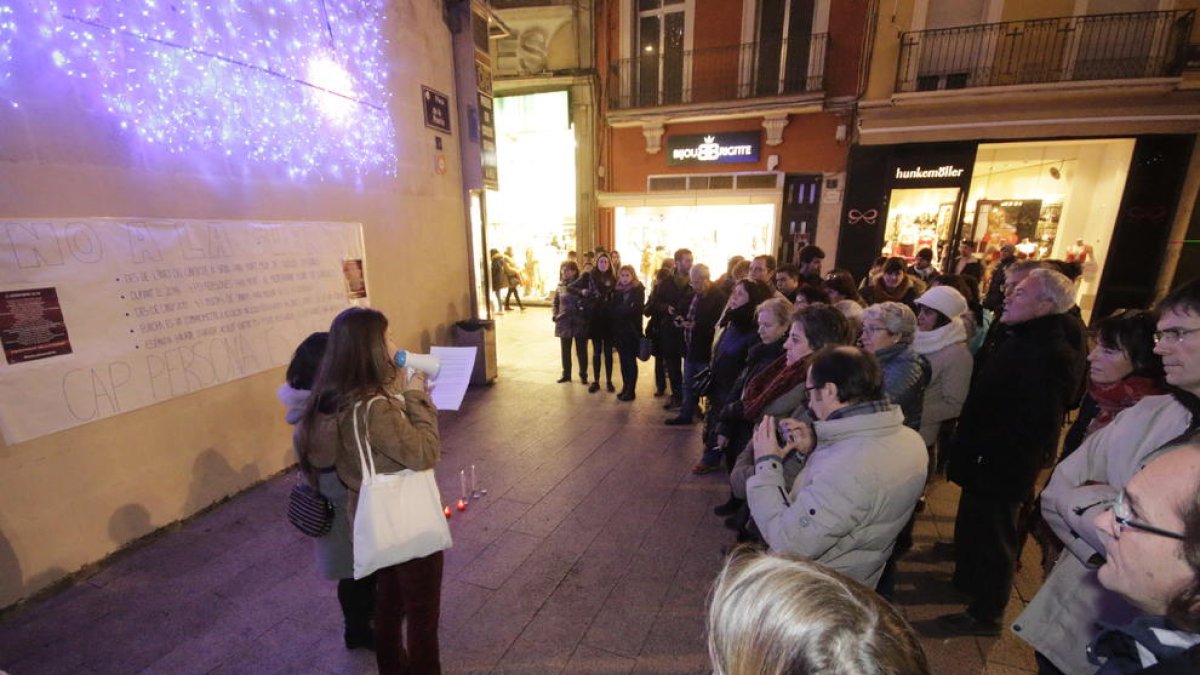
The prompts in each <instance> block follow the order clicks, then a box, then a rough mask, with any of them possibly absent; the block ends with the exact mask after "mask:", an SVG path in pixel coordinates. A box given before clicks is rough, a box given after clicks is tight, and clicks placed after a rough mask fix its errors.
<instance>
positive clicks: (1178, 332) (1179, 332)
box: [1154, 328, 1200, 345]
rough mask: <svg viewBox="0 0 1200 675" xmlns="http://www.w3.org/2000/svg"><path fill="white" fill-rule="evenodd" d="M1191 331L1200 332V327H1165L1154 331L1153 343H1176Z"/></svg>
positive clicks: (1181, 340)
mask: <svg viewBox="0 0 1200 675" xmlns="http://www.w3.org/2000/svg"><path fill="white" fill-rule="evenodd" d="M1192 333H1200V328H1165V329H1163V330H1160V331H1155V332H1154V344H1156V345H1157V344H1162V343H1164V342H1166V343H1167V344H1178V343H1180V342H1183V338H1185V337H1187V336H1189V335H1191V334H1192Z"/></svg>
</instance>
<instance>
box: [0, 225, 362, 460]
mask: <svg viewBox="0 0 1200 675" xmlns="http://www.w3.org/2000/svg"><path fill="white" fill-rule="evenodd" d="M363 258H364V255H363V243H362V226H361V225H360V224H358V223H337V222H251V221H209V220H203V221H201V220H163V219H115V218H73V219H61V220H50V219H44V220H43V219H26V220H0V344H2V346H3V358H2V359H0V401H3V405H0V432H3V434H4V439H5V441H6V442H7V443H9V444H13V443H20V442H22V441H27V440H29V439H32V438H36V437H38V436H42V435H45V434H49V433H53V432H55V431H61V430H63V429H68V428H71V427H75V426H78V425H81V424H86V423H88V422H93V421H96V420H98V419H102V418H105V417H110V416H112V415H117V414H120V413H123V412H128V411H130V410H135V409H138V408H142V407H145V406H148V405H153V404H155V403H160V402H162V401H166V400H169V399H172V398H176V397H179V396H185V395H188V394H191V393H193V392H196V391H199V390H201V389H205V388H207V387H213V386H217V385H220V384H223V383H226V382H230V381H232V380H236V379H238V378H242V377H246V376H249V375H253V374H255V373H259V372H262V371H264V370H268V369H271V368H275V367H278V366H281V365H286V364H287V363H288V361H289V360H290V358H291V355H292V352H293V350H295V348H296V345H297V344H299V342H300V341H301V340H303V339H304V338H305V337H306V336H307V335H308V334H309V333H311V332H313V331H318V330H327V329H328V328H329V322H330V321H331V320H332V319H333V317H334V316H336V315H337V313H338V312H340V311H341V310H342V309H345V308H346V307H348V306H350V305H351V304H352V300H351V297H352V296H353V297H363V296H365V293H366V291H365V288H366V286H365V282H362V283H360V284H359V286H358V287H356V288H355V289H353V292H350V289H348V286H347V284H348V283H349V282H348V281H347V276H346V273H345V269H346V267H345V266H346V261H361V260H362V259H363ZM357 267H358V269H360V270H361V262H358V263H357ZM360 302H361V301H360Z"/></svg>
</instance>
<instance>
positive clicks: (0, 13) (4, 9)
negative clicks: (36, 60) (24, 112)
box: [0, 5, 17, 106]
mask: <svg viewBox="0 0 1200 675" xmlns="http://www.w3.org/2000/svg"><path fill="white" fill-rule="evenodd" d="M16 35H17V22H16V21H15V20H14V18H13V8H12V7H9V6H7V5H0V95H2V94H3V92H4V87H5V85H6V84H7V83H8V80H9V79H10V78H12V63H13V41H14V40H15V38H16ZM0 100H7V98H5V99H0ZM10 103H11V105H14V106H15V105H16V102H15V101H12V102H10Z"/></svg>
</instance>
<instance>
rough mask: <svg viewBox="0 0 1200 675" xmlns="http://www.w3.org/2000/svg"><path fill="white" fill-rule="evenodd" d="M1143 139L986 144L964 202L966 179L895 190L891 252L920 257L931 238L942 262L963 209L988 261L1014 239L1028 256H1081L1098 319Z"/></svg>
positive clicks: (1083, 287) (1084, 304) (1086, 298)
mask: <svg viewBox="0 0 1200 675" xmlns="http://www.w3.org/2000/svg"><path fill="white" fill-rule="evenodd" d="M1133 146H1134V139H1132V138H1120V139H1097V140H1071V141H1055V142H1030V143H993V144H981V145H980V146H979V150H978V152H977V154H976V156H975V166H974V170H973V173H972V177H971V187H970V190H969V191H968V194H967V195H966V199H965V200H962V203H961V204H960V198H961V196H962V195H961V192H962V191H961V189H959V188H956V187H942V188H927V189H894V190H892V191H891V194H890V197H889V200H888V222H887V227H886V230H885V233H884V246H883V251H882V253H883V254H884V255H897V256H903V257H906V258H909V259H911V258H912V257H913V256H914V255H915V254H916V252H917V251H919V250H920V249H922V248H926V247H928V248H932V249H934V254H935V264H937V263H938V262H940V260H941V259H942V258H943V257H944V256H945V255H946V243H947V242H949V241H950V239H951V237H952V236H953V225H954V222H955V220H956V219H957V218H958V217H959V215H960V214H959V213H958V210H961V211H962V213H961V222H962V224H963V225H962V234H961V237H962V239H970V240H973V241H975V242H977V245H978V248H977V252H978V254H979V255H981V256H982V257H983V258H984V260H986V261H989V262H990V261H992V260H994V259H995V258H996V257H997V256H998V255H999V249H1000V247H1001V246H1003V245H1004V244H1013V245H1014V246H1016V248H1017V252H1018V256H1019V257H1025V258H1032V259H1045V258H1054V259H1059V260H1067V261H1074V262H1079V263H1080V264H1081V265H1082V269H1083V275H1082V277H1081V278H1080V284H1079V296H1078V298H1079V304H1080V307H1081V308H1082V309H1083V311H1084V314H1085V316H1084V318H1085V320H1086V319H1089V318H1090V316H1089V314H1090V310H1091V307H1092V304H1093V302H1094V301H1095V296H1096V287H1097V285H1098V283H1099V280H1100V279H1099V277H1100V271H1101V270H1102V269H1103V266H1104V260H1105V256H1107V255H1108V242H1109V239H1110V238H1111V235H1112V231H1113V225H1114V223H1115V221H1116V216H1117V209H1118V207H1119V205H1120V201H1121V194H1122V191H1123V190H1124V187H1125V178H1126V175H1127V174H1128V172H1129V162H1130V158H1131V156H1132V154H1133Z"/></svg>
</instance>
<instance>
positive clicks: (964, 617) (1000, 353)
mask: <svg viewBox="0 0 1200 675" xmlns="http://www.w3.org/2000/svg"><path fill="white" fill-rule="evenodd" d="M1074 295H1075V288H1074V286H1073V285H1072V284H1071V282H1070V281H1069V280H1068V279H1067V278H1066V277H1064V276H1063V275H1061V274H1059V273H1058V272H1054V271H1051V270H1034V271H1033V272H1030V274H1029V276H1028V277H1027V278H1026V279H1025V280H1024V281H1022V282H1021V284H1020V285H1019V286H1018V287H1017V288H1016V289H1015V290H1014V291H1013V292H1012V293H1011V294H1010V295H1009V297H1008V298H1007V299H1006V301H1005V307H1004V315H1003V321H1004V322H1005V324H1007V326H1008V327H1009V334H1008V335H1007V337H1005V338H1004V339H1003V340H1002V341H1000V342H999V343H997V344H996V345H995V346H994V349H993V350H992V351H991V352H990V353H988V354H987V355H986V356H985V357H983V358H982V359H981V360H977V361H976V364H975V372H974V374H973V377H972V381H971V389H970V392H969V393H968V394H967V400H966V402H965V403H964V404H963V409H962V414H961V415H960V417H959V420H958V430H957V432H956V434H955V436H954V439H953V441H952V442H951V447H950V464H949V477H950V480H952V481H954V482H955V483H957V484H958V485H960V486H962V497H961V498H960V500H959V505H958V514H957V517H956V519H955V523H954V538H955V571H954V579H953V582H954V586H955V588H957V589H958V590H960V591H962V592H963V593H964V594H966V595H968V596H970V598H971V602H970V604H969V605H968V606H967V609H966V611H965V612H962V613H958V614H950V615H946V616H943V617H941V618H940V623H941V626H942V628H943V629H944V630H946V631H948V632H950V633H953V634H962V635H996V634H998V633H999V631H1000V619H1001V616H1002V614H1003V612H1004V608H1005V606H1006V605H1007V604H1008V598H1009V594H1010V592H1011V591H1012V581H1013V573H1014V571H1015V566H1016V556H1017V552H1018V546H1019V542H1018V534H1017V521H1018V514H1019V511H1020V507H1021V504H1022V502H1024V501H1025V500H1027V499H1029V498H1030V496H1031V495H1032V493H1033V488H1034V484H1035V482H1036V480H1037V476H1038V473H1039V472H1040V471H1041V469H1042V467H1044V466H1047V465H1049V463H1050V462H1051V461H1053V458H1054V455H1055V452H1056V450H1057V447H1058V438H1059V430H1060V427H1061V426H1062V421H1063V416H1064V414H1065V413H1066V410H1067V406H1068V405H1069V402H1070V400H1071V398H1072V396H1073V395H1074V392H1075V389H1076V387H1077V383H1078V382H1079V379H1080V378H1081V377H1082V372H1081V368H1082V366H1081V364H1080V362H1079V360H1078V354H1077V353H1076V349H1075V347H1074V345H1073V344H1072V336H1071V333H1072V331H1073V330H1074V327H1073V325H1071V321H1072V319H1071V317H1069V316H1067V315H1066V314H1065V313H1066V312H1068V311H1069V310H1070V308H1071V306H1072V305H1074Z"/></svg>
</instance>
